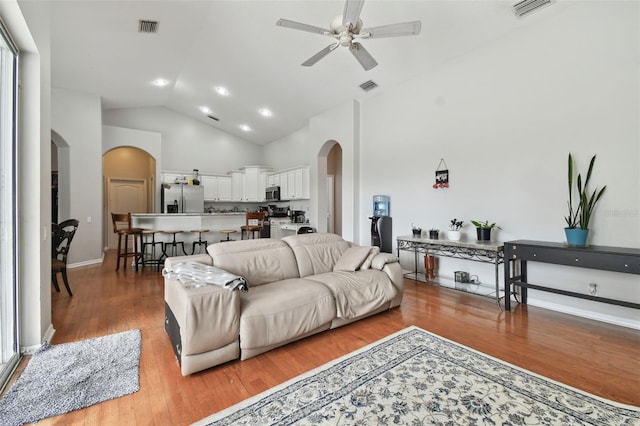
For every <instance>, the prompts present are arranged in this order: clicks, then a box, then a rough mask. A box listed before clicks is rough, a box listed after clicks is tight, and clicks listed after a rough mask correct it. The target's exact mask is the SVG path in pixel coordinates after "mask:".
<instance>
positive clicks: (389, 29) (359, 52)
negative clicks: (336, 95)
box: [276, 0, 422, 71]
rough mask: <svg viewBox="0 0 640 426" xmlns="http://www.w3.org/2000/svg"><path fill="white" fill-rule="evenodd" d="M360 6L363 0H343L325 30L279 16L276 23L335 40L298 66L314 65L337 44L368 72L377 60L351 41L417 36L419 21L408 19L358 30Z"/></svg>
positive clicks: (360, 23)
mask: <svg viewBox="0 0 640 426" xmlns="http://www.w3.org/2000/svg"><path fill="white" fill-rule="evenodd" d="M363 5H364V0H346V3H345V5H344V13H343V14H342V16H337V17H336V18H335V19H334V20H333V21H332V22H331V25H330V26H329V28H330V29H328V30H327V29H324V28H320V27H315V26H313V25H307V24H302V23H300V22H295V21H289V20H287V19H279V20H278V22H276V25H277V26H279V27H284V28H291V29H294V30H300V31H307V32H310V33H317V34H321V35H324V36H328V37H332V38H334V39H336V40H337V41H336V42H335V43H332V44H330V45H329V46H327V47H325V48H324V49H322V50H321V51H319V52H318V53H316V54H315V55H313V56H312V57H310V58H309V59H307V60H306V61H305V62H303V63H302V65H303V66H305V67H310V66H311V65H313V64H315V63H316V62H318V61H319V60H320V59H322V58H324V57H325V56H327V55H328V54H329V53H331V52H333V51H334V50H335V49H336V48H337V47H338V46H344V47H347V48H348V49H349V51H350V52H351V53H352V54H353V56H355V58H356V59H357V60H358V62H360V65H362V68H364V69H365V71H369V70H370V69H371V68H373V67H375V66H376V65H378V63H377V62H376V60H375V59H373V56H371V54H370V53H369V52H368V51H367V49H365V48H364V46H363V45H362V44H360V43H358V42H357V41H354V40H356V39H371V38H383V37H401V36H410V35H418V34H420V29H421V27H422V24H421V23H420V21H412V22H402V23H399V24H390V25H382V26H379V27H371V28H365V29H362V21H361V20H360V12H362V6H363Z"/></svg>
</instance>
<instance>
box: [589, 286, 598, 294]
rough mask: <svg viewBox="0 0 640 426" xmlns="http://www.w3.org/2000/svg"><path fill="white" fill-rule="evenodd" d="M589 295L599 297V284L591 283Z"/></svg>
mask: <svg viewBox="0 0 640 426" xmlns="http://www.w3.org/2000/svg"><path fill="white" fill-rule="evenodd" d="M589 294H590V295H592V296H597V295H598V284H596V283H589Z"/></svg>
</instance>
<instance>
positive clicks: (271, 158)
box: [261, 126, 313, 170]
mask: <svg viewBox="0 0 640 426" xmlns="http://www.w3.org/2000/svg"><path fill="white" fill-rule="evenodd" d="M311 154H312V153H311V152H309V127H308V126H305V127H303V128H302V129H300V130H298V131H296V132H293V133H291V134H290V135H288V136H286V137H284V138H282V139H279V140H277V141H273V142H271V143H269V144H267V145H265V146H264V147H263V149H262V161H261V163H262V164H265V165H268V166H271V167H273V169H274V170H282V169H286V168H289V167H294V166H300V165H305V166H308V165H310V161H311V157H313V155H311Z"/></svg>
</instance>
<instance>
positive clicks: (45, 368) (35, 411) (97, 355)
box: [0, 330, 141, 426]
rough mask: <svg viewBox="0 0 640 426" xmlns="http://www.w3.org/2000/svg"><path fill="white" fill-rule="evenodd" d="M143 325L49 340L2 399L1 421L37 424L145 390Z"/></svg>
mask: <svg viewBox="0 0 640 426" xmlns="http://www.w3.org/2000/svg"><path fill="white" fill-rule="evenodd" d="M140 341H141V338H140V330H129V331H125V332H122V333H116V334H111V335H108V336H104V337H97V338H95V339H88V340H83V341H80V342H74V343H65V344H61V345H49V344H48V343H45V344H44V345H43V346H42V348H41V349H39V350H38V351H37V352H36V353H35V354H34V355H33V356H32V357H31V360H30V361H29V364H27V367H26V368H25V369H24V371H23V372H22V374H21V375H20V377H19V378H18V380H17V381H16V382H15V383H14V384H13V386H12V387H11V388H10V389H9V390H8V391H7V392H6V394H5V395H4V396H3V397H2V399H0V424H1V425H4V426H9V425H21V424H24V423H32V422H36V421H38V420H41V419H45V418H47V417H53V416H57V415H60V414H64V413H67V412H69V411H73V410H78V409H80V408H84V407H88V406H90V405H93V404H97V403H99V402H102V401H107V400H109V399H114V398H118V397H120V396H123V395H128V394H131V393H134V392H136V391H138V389H140V382H139V373H138V366H139V361H140Z"/></svg>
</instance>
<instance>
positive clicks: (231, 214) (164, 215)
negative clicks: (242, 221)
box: [131, 212, 245, 217]
mask: <svg viewBox="0 0 640 426" xmlns="http://www.w3.org/2000/svg"><path fill="white" fill-rule="evenodd" d="M244 215H245V212H228V213H131V216H138V217H175V216H244Z"/></svg>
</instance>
